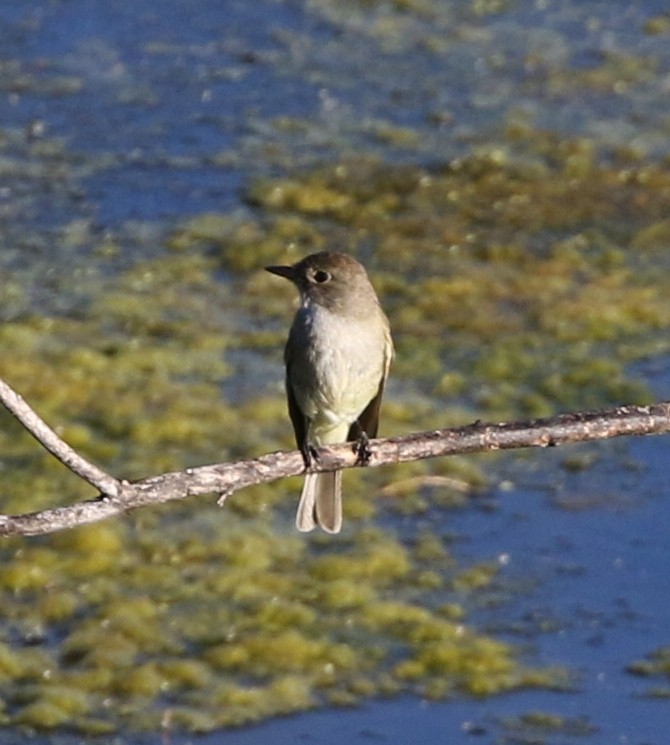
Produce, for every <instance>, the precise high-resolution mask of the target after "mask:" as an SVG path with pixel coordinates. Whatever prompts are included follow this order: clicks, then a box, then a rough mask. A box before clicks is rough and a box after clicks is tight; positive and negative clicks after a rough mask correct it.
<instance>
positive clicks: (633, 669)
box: [626, 646, 670, 699]
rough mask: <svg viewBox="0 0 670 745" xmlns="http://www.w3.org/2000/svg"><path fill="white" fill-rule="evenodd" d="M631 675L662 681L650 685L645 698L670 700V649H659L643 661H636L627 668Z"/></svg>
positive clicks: (665, 647)
mask: <svg viewBox="0 0 670 745" xmlns="http://www.w3.org/2000/svg"><path fill="white" fill-rule="evenodd" d="M626 671H627V672H628V673H629V674H630V675H635V676H637V677H640V678H644V679H660V682H658V683H654V684H653V685H650V686H649V687H648V688H647V690H646V691H645V692H644V694H643V695H644V696H646V697H648V698H654V699H667V698H670V647H667V646H664V647H658V648H657V649H654V650H653V651H651V652H649V654H647V655H646V656H645V657H644V658H643V659H640V660H634V661H633V662H631V663H630V664H629V665H627V667H626Z"/></svg>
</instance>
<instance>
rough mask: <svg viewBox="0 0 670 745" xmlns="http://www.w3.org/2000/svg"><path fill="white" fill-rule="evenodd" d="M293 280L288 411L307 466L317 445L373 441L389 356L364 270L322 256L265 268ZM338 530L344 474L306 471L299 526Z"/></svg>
mask: <svg viewBox="0 0 670 745" xmlns="http://www.w3.org/2000/svg"><path fill="white" fill-rule="evenodd" d="M265 269H266V270H267V271H268V272H271V273H272V274H276V275H278V276H280V277H283V278H285V279H288V280H289V281H291V282H292V283H293V284H294V285H295V286H296V287H297V289H298V291H299V293H300V307H299V308H298V310H297V312H296V314H295V317H294V319H293V323H292V325H291V328H290V331H289V335H288V340H287V342H286V346H285V349H284V362H285V364H286V396H287V400H288V411H289V416H290V419H291V422H292V424H293V430H294V434H295V439H296V443H297V446H298V448H299V449H300V451H301V452H302V455H303V458H304V460H305V466H306V467H307V468H309V467H310V466H311V464H312V462H313V459H314V458H318V453H317V448H318V447H319V446H321V445H332V444H336V443H342V442H360V443H366V442H367V439H368V438H373V437H376V436H377V429H378V426H379V409H380V405H381V400H382V395H383V393H384V387H385V385H386V380H387V378H388V374H389V368H390V365H391V361H392V359H393V356H394V349H393V341H392V339H391V331H390V326H389V322H388V319H387V317H386V315H385V313H384V311H383V310H382V308H381V305H380V303H379V299H378V298H377V294H376V293H375V291H374V288H373V287H372V284H371V283H370V280H369V279H368V275H367V273H366V271H365V268H364V267H363V265H362V264H361V263H360V262H359V261H357V260H356V259H355V258H354V257H353V256H350V255H349V254H345V253H339V252H336V251H320V252H318V253H313V254H310V255H309V256H306V257H305V258H303V259H302V260H301V261H298V262H297V263H295V264H292V265H288V266H267V267H265ZM317 526H319V527H320V528H321V529H322V530H324V531H325V532H327V533H339V532H340V530H341V528H342V472H341V471H339V470H337V471H329V472H322V473H307V475H306V477H305V482H304V485H303V489H302V493H301V495H300V502H299V504H298V511H297V514H296V527H297V529H298V530H299V531H302V532H309V531H311V530H314V528H315V527H317Z"/></svg>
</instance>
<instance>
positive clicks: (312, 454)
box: [301, 445, 319, 471]
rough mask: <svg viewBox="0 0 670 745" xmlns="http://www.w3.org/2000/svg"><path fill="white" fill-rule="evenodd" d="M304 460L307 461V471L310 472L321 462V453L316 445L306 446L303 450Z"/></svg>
mask: <svg viewBox="0 0 670 745" xmlns="http://www.w3.org/2000/svg"><path fill="white" fill-rule="evenodd" d="M301 452H302V459H303V460H304V461H305V470H306V471H309V470H310V469H311V468H312V466H313V465H314V464H315V463H317V462H318V460H319V451H318V449H317V448H316V447H315V446H314V445H306V446H305V447H304V448H301Z"/></svg>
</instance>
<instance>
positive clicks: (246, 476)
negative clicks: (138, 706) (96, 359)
mask: <svg viewBox="0 0 670 745" xmlns="http://www.w3.org/2000/svg"><path fill="white" fill-rule="evenodd" d="M0 399H1V402H2V403H4V405H5V406H6V407H7V408H8V409H9V410H10V411H11V412H12V414H14V416H15V417H16V418H17V419H18V420H19V421H20V422H21V423H22V424H23V425H24V426H26V428H27V429H28V430H29V431H30V432H31V434H32V435H33V436H34V437H35V438H36V439H37V440H38V441H39V442H40V443H41V444H42V445H44V447H46V448H47V450H49V452H51V453H52V454H53V455H54V456H55V457H56V458H58V460H60V461H62V462H63V463H65V465H67V466H68V468H70V469H71V470H72V471H73V472H74V473H76V474H77V475H79V476H81V477H82V478H84V479H85V480H86V481H88V482H89V483H90V484H92V485H93V486H94V487H95V488H97V489H98V490H99V492H100V493H99V494H98V496H97V497H95V498H94V499H91V500H89V501H85V502H79V503H77V504H74V505H70V506H64V507H57V508H55V509H50V510H43V511H41V512H33V513H29V514H23V515H0V535H40V534H45V533H54V532H56V531H59V530H65V529H68V528H73V527H76V526H79V525H85V524H87V523H92V522H97V521H99V520H104V519H106V518H110V517H113V516H116V515H121V514H123V513H125V512H129V511H130V510H134V509H137V508H139V507H145V506H148V505H156V504H163V503H165V502H170V501H173V500H177V499H186V498H187V497H191V496H196V495H202V494H219V495H220V496H219V500H218V503H219V504H220V505H222V504H223V503H224V501H225V499H226V497H227V496H229V495H230V494H232V493H234V492H236V491H239V490H240V489H243V488H245V487H247V486H251V485H252V484H261V483H267V482H270V481H275V480H277V479H280V478H285V477H286V476H297V475H299V474H301V473H303V472H304V462H303V458H302V455H301V453H300V452H299V451H298V450H293V451H290V452H279V453H270V454H268V455H263V456H261V457H260V458H253V459H248V460H240V461H236V462H233V463H219V464H216V465H210V466H200V467H198V468H189V469H187V470H186V471H179V472H174V473H166V474H162V475H159V476H153V477H151V478H147V479H142V480H140V481H135V482H128V481H118V480H117V479H115V478H113V477H112V476H109V475H108V474H106V473H105V472H104V471H102V470H100V469H99V468H97V466H94V465H92V464H90V463H88V461H86V460H85V459H84V458H82V457H81V456H80V455H78V454H77V453H76V452H75V451H74V450H72V448H70V447H69V446H68V445H67V444H66V443H64V442H63V441H62V440H61V439H60V438H59V437H58V435H56V433H55V432H53V430H51V429H50V428H49V427H48V426H47V425H46V424H45V423H44V422H43V421H42V420H41V419H40V418H39V417H38V416H37V414H35V413H34V412H33V410H32V409H31V408H30V407H29V406H28V404H27V403H26V402H25V401H24V400H23V399H22V398H21V397H20V396H19V395H18V394H16V393H15V392H14V391H13V390H12V389H11V388H10V387H9V386H8V385H7V384H6V383H3V382H2V381H1V380H0ZM668 431H670V402H664V403H658V404H654V405H652V406H620V407H618V408H615V409H603V410H599V411H585V412H577V413H574V414H563V415H560V416H555V417H547V418H544V419H532V420H530V421H526V422H511V423H506V424H484V423H482V422H475V423H474V424H471V425H468V426H467V427H455V428H447V429H439V430H432V431H429V432H416V433H413V434H410V435H404V436H402V437H390V438H386V439H377V440H371V441H370V443H369V448H370V453H369V458H368V459H367V460H366V462H365V463H364V464H363V463H360V462H358V460H357V458H358V456H357V454H356V452H355V448H354V447H352V445H351V443H349V444H343V445H333V446H330V447H327V448H325V447H324V448H321V449H320V451H319V456H320V457H319V460H318V461H317V462H315V464H314V467H313V469H312V470H314V471H331V470H335V469H340V468H352V467H354V466H363V465H365V466H370V467H378V466H383V465H388V464H391V463H403V462H408V461H415V460H422V459H425V458H436V457H439V456H446V455H457V454H464V453H481V452H487V451H491V450H507V449H512V448H526V447H550V446H554V445H561V444H563V443H568V442H584V441H588V440H604V439H607V438H610V437H621V436H625V435H651V434H660V433H663V432H668Z"/></svg>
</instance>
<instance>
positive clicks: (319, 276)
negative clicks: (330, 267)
mask: <svg viewBox="0 0 670 745" xmlns="http://www.w3.org/2000/svg"><path fill="white" fill-rule="evenodd" d="M313 277H314V281H315V282H316V283H317V284H320V285H322V284H323V283H324V282H328V280H330V273H329V272H326V271H324V270H323V269H317V270H316V271H315V272H314V275H313Z"/></svg>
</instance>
